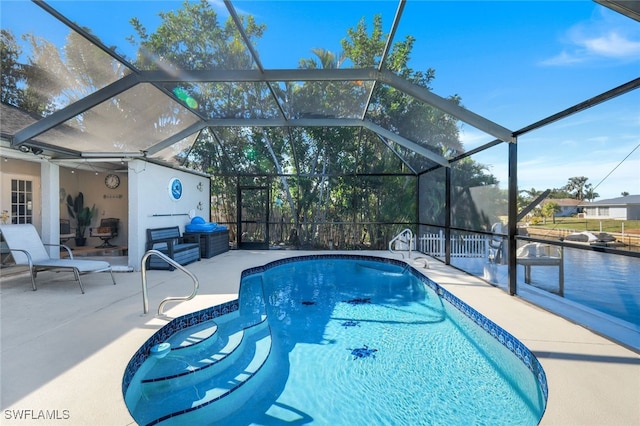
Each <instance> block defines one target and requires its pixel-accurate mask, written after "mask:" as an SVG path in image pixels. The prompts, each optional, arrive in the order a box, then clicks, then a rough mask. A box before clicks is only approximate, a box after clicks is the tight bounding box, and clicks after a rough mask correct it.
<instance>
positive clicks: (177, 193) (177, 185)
mask: <svg viewBox="0 0 640 426" xmlns="http://www.w3.org/2000/svg"><path fill="white" fill-rule="evenodd" d="M169 197H171V199H172V200H174V201H178V200H179V199H180V198H182V182H180V179H178V178H172V179H171V180H170V181H169Z"/></svg>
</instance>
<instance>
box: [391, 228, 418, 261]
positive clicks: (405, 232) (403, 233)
mask: <svg viewBox="0 0 640 426" xmlns="http://www.w3.org/2000/svg"><path fill="white" fill-rule="evenodd" d="M407 234H408V237H409V259H411V246H412V245H413V239H414V235H413V231H412V230H411V229H409V228H405V229H403V230H402V231H401V232H400V233H399V234H398V235H396V236H395V237H393V238H392V239H391V241H389V251H390V252H391V253H397V252H396V251H394V250H393V248H392V247H393V243H394V242H395V241H397V240H399V239H400V238H402V237H405V238H406V236H407ZM400 255H401V256H402V258H403V259H404V254H403V253H400Z"/></svg>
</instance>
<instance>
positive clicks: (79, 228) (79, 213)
mask: <svg viewBox="0 0 640 426" xmlns="http://www.w3.org/2000/svg"><path fill="white" fill-rule="evenodd" d="M67 211H68V212H69V216H71V218H72V219H75V221H76V246H78V247H81V246H84V245H85V244H86V242H87V239H86V237H85V233H86V232H87V228H88V227H89V226H91V219H93V216H95V214H96V213H97V211H98V210H97V209H96V205H95V204H94V205H93V207H91V208H89V207H85V206H84V194H82V192H79V193H78V195H77V196H76V197H75V198H73V197H72V196H71V195H68V196H67Z"/></svg>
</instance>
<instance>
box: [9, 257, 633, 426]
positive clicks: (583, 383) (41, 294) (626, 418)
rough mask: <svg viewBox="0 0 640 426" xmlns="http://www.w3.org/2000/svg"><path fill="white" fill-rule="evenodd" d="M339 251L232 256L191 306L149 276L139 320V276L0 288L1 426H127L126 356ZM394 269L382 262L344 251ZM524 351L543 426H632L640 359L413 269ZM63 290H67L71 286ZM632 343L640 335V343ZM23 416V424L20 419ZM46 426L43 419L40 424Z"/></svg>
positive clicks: (21, 279) (215, 263) (216, 263)
mask: <svg viewBox="0 0 640 426" xmlns="http://www.w3.org/2000/svg"><path fill="white" fill-rule="evenodd" d="M321 253H331V254H337V253H340V252H337V251H332V252H304V251H285V250H282V251H280V250H271V251H239V250H238V251H236V250H233V251H229V252H226V253H223V254H220V255H218V256H215V257H213V258H211V259H203V260H202V261H201V262H196V263H193V264H191V265H188V266H187V269H189V271H191V272H192V273H193V274H194V275H195V276H196V277H198V279H199V280H200V291H199V294H198V296H196V298H194V299H193V300H191V301H188V302H182V303H179V304H176V303H169V304H168V305H167V306H166V314H167V317H164V318H161V317H158V316H157V315H156V313H157V309H158V305H159V303H160V301H161V300H162V299H163V298H164V297H167V296H180V295H187V294H189V293H190V292H191V290H192V288H193V287H192V284H191V282H190V280H189V278H188V277H187V276H186V275H185V274H182V273H180V272H179V271H173V272H169V271H148V273H147V279H148V289H149V307H150V313H149V314H147V315H142V307H143V304H142V291H141V287H142V286H141V276H140V273H139V272H133V273H126V272H122V273H115V274H114V275H115V278H116V282H117V285H116V286H114V285H112V283H111V279H110V277H109V276H108V274H104V273H100V274H93V275H87V276H83V283H84V286H85V291H86V293H85V294H81V293H80V288H79V287H78V285H77V284H76V283H75V282H74V281H72V277H71V276H70V274H68V273H55V272H41V273H40V274H39V275H38V282H39V287H38V291H36V292H33V291H31V281H30V279H29V276H28V275H27V274H25V273H15V271H11V270H10V269H9V270H7V269H3V270H2V271H0V273H2V274H3V276H2V278H1V279H0V319H1V334H0V343H1V346H0V366H1V370H0V374H1V376H0V377H1V388H0V389H1V394H0V396H1V407H2V413H0V419H1V420H0V423H1V424H2V425H3V426H5V425H30V424H35V425H42V424H47V425H51V424H60V425H82V426H84V425H98V426H100V425H105V426H118V425H132V424H135V422H134V421H133V419H132V417H131V416H130V415H129V412H128V411H127V408H126V407H125V405H124V400H123V397H122V391H121V386H122V385H121V383H122V375H123V372H124V369H125V367H126V365H127V363H128V362H129V360H130V358H131V356H132V355H133V353H134V352H135V351H136V350H137V349H138V348H139V347H140V345H141V344H142V343H144V342H145V340H146V339H147V338H148V337H150V336H151V335H152V334H153V333H154V332H155V331H156V330H158V329H159V328H160V327H162V326H163V325H164V324H166V322H167V321H168V320H170V319H171V318H173V317H176V316H179V315H183V314H186V313H189V312H192V311H196V310H198V309H202V308H205V307H208V306H212V305H216V304H219V303H222V302H225V301H228V300H232V299H235V298H237V292H238V285H239V281H240V274H241V272H242V270H244V269H247V268H249V267H252V266H257V265H263V264H265V263H268V262H271V261H274V260H277V259H282V258H284V257H289V256H300V255H307V254H321ZM345 253H346V254H362V255H374V256H381V257H393V258H396V259H399V258H400V256H399V255H398V254H395V255H392V254H391V253H389V252H384V251H380V252H378V251H375V252H366V251H358V252H345ZM409 262H410V263H411V264H412V265H413V266H414V267H416V269H419V270H420V271H422V272H423V273H424V274H425V275H427V276H429V277H430V278H432V279H433V280H434V281H436V282H437V283H439V284H441V285H442V286H443V287H445V288H446V289H447V290H449V291H450V292H451V293H453V294H455V295H456V296H458V297H459V298H461V299H462V300H464V301H465V302H467V303H468V304H469V305H471V306H472V307H474V308H475V309H476V310H478V311H479V312H481V313H482V314H484V315H485V316H486V317H488V318H490V319H491V320H493V321H494V322H495V323H497V324H498V325H500V326H501V327H502V328H504V329H505V330H507V331H508V332H510V333H511V334H513V335H514V336H515V337H516V338H518V339H519V340H520V341H522V342H523V343H524V344H525V345H526V346H527V347H528V348H529V349H530V350H531V351H532V352H533V353H534V354H535V355H536V356H537V357H538V359H539V360H540V362H541V364H542V366H543V368H544V369H545V372H546V375H547V380H548V384H549V400H548V405H547V410H546V413H545V415H544V417H543V419H542V421H541V423H540V424H541V425H562V426H569V425H576V426H577V425H580V426H584V425H630V426H631V425H633V426H637V425H640V355H639V354H638V353H637V352H634V351H631V350H629V349H627V348H625V347H623V346H620V345H618V344H615V343H613V342H612V341H610V340H607V339H605V338H603V337H601V336H599V335H597V334H594V333H593V332H591V331H589V330H588V329H586V328H584V327H582V326H579V325H576V324H574V323H572V322H570V321H567V320H565V319H563V318H561V317H559V316H556V315H554V314H551V313H549V312H547V311H546V310H544V309H542V308H539V307H536V306H534V305H532V304H530V303H528V302H527V301H525V300H523V299H521V298H519V297H512V296H509V295H508V294H506V293H505V292H504V291H503V290H500V289H498V288H495V287H492V286H490V285H488V284H486V283H485V282H483V281H481V280H479V279H477V278H474V277H472V276H469V275H467V274H464V273H462V272H459V271H457V270H455V269H453V268H450V267H447V266H446V265H443V264H442V263H440V262H437V261H435V260H431V261H429V262H428V266H429V267H428V269H427V268H424V267H423V264H424V261H416V262H415V263H414V262H413V261H409ZM70 279H71V280H70ZM638 340H639V341H640V336H638ZM19 417H22V418H19ZM45 418H47V419H49V420H46V421H44V419H45Z"/></svg>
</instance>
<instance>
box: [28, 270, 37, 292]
mask: <svg viewBox="0 0 640 426" xmlns="http://www.w3.org/2000/svg"><path fill="white" fill-rule="evenodd" d="M30 269H31V270H30V271H29V272H31V274H30V275H31V286H32V287H33V291H36V290H37V289H38V288H37V287H36V270H35V269H34V268H33V267H31V268H30Z"/></svg>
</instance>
